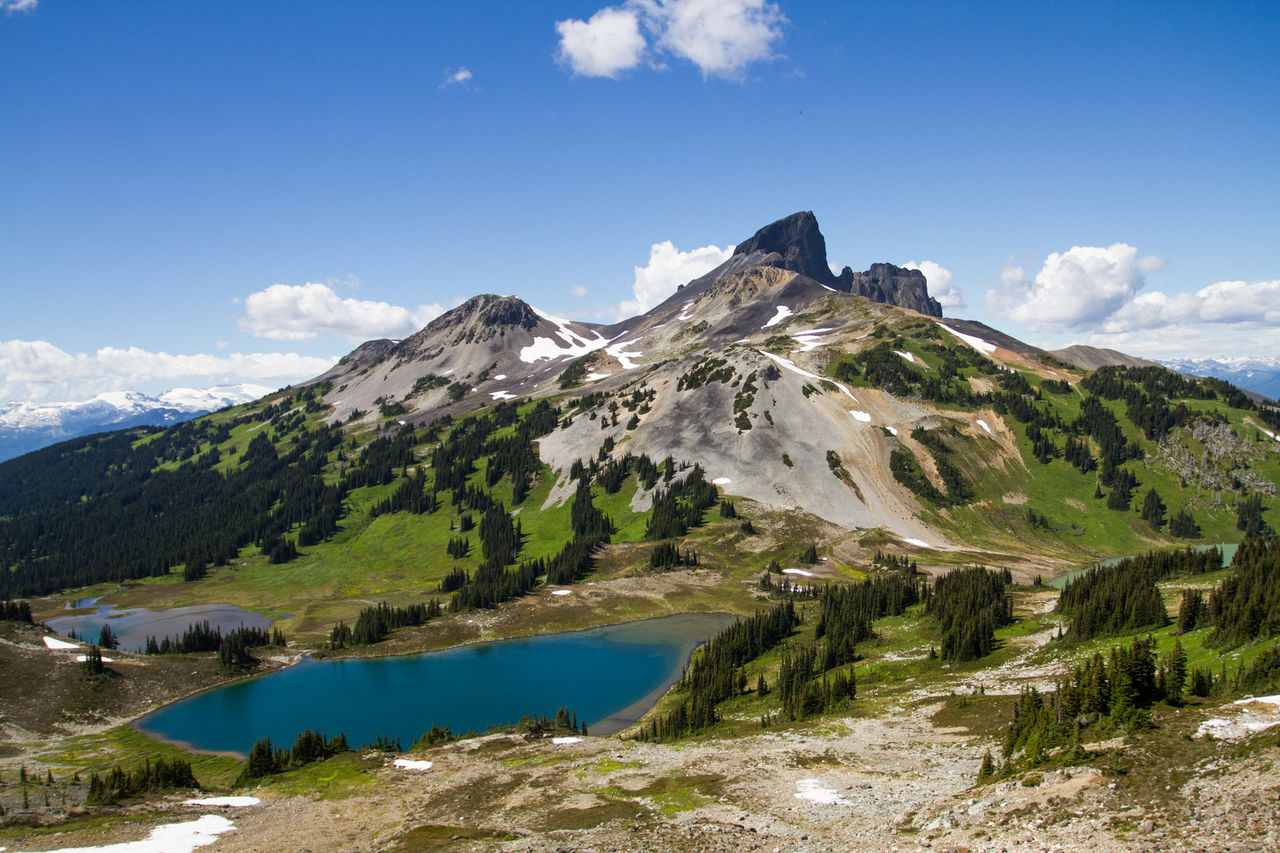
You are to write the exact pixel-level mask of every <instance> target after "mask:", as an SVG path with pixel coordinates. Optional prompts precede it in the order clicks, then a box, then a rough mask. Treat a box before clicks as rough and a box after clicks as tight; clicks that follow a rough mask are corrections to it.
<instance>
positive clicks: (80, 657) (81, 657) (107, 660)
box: [76, 655, 116, 663]
mask: <svg viewBox="0 0 1280 853" xmlns="http://www.w3.org/2000/svg"><path fill="white" fill-rule="evenodd" d="M88 659H89V656H88V655H76V663H84V662H85V661H87V660H88ZM102 662H103V663H115V662H116V659H115V658H103V659H102Z"/></svg>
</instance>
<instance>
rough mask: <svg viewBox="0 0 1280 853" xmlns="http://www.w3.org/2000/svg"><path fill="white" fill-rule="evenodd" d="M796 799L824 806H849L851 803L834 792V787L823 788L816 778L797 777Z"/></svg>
mask: <svg viewBox="0 0 1280 853" xmlns="http://www.w3.org/2000/svg"><path fill="white" fill-rule="evenodd" d="M796 789H797V793H796V799H797V800H808V801H809V802H811V803H818V804H819V805H824V806H851V805H853V803H851V802H849V801H848V800H846V799H845V798H844V797H842V796H840V795H839V794H838V793H836V789H835V788H824V787H822V783H821V782H820V781H818V780H817V779H797V780H796Z"/></svg>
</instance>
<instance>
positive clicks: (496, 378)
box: [493, 373, 507, 382]
mask: <svg viewBox="0 0 1280 853" xmlns="http://www.w3.org/2000/svg"><path fill="white" fill-rule="evenodd" d="M506 378H507V374H505V373H499V374H498V375H497V376H495V377H493V381H494V382H501V381H502V380H504V379H506Z"/></svg>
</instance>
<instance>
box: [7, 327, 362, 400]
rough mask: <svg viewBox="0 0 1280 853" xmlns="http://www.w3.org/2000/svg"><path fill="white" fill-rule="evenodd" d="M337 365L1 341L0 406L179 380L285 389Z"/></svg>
mask: <svg viewBox="0 0 1280 853" xmlns="http://www.w3.org/2000/svg"><path fill="white" fill-rule="evenodd" d="M336 361H337V358H336V357H329V358H315V357H312V356H304V355H299V354H297V353H272V352H266V353H263V352H256V353H230V354H225V355H208V354H195V355H171V354H169V353H165V352H150V351H148V350H144V349H141V348H139V347H126V348H119V347H102V348H100V349H98V350H96V351H94V352H92V353H76V354H74V355H73V354H71V353H68V352H66V351H64V350H62V349H59V348H58V347H56V346H54V345H53V344H51V343H49V342H48V341H23V340H9V341H0V400H25V401H29V402H42V401H46V400H64V399H66V400H83V399H89V398H90V397H93V396H95V395H97V394H100V393H102V392H104V391H127V390H137V389H139V388H140V387H141V386H143V385H146V384H148V383H153V382H157V381H160V382H164V383H167V384H169V385H172V384H173V381H174V380H179V379H186V380H197V381H199V382H200V383H203V384H206V385H212V384H217V383H228V382H231V383H234V382H244V381H249V380H274V381H276V382H277V384H287V383H292V382H298V381H300V380H303V379H309V378H311V377H313V376H316V375H318V374H320V373H323V372H324V371H325V370H327V369H328V368H329V367H331V366H332V365H333V364H334V362H336Z"/></svg>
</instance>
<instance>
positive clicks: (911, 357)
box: [894, 349, 916, 364]
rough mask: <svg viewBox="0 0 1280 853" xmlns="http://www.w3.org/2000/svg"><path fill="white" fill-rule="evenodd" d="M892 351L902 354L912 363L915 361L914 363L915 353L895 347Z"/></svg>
mask: <svg viewBox="0 0 1280 853" xmlns="http://www.w3.org/2000/svg"><path fill="white" fill-rule="evenodd" d="M894 352H896V353H897V354H898V355H900V356H902V357H903V358H905V359H906V360H907V361H909V362H911V363H912V364H915V363H916V357H915V353H910V352H903V351H902V350H900V349H896V350H894Z"/></svg>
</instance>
